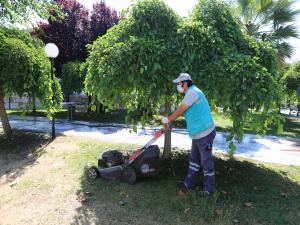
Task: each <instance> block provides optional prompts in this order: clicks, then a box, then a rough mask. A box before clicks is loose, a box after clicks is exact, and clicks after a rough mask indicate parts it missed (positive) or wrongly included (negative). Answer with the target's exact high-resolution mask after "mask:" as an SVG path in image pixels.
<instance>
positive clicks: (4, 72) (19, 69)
mask: <svg viewBox="0 0 300 225" xmlns="http://www.w3.org/2000/svg"><path fill="white" fill-rule="evenodd" d="M52 83H53V82H52V80H51V76H50V62H49V59H48V58H47V56H46V54H45V52H44V47H43V45H42V43H41V42H39V41H37V40H34V39H32V37H31V36H30V34H29V33H26V32H24V31H20V30H18V29H8V28H4V27H0V116H1V121H2V126H3V129H4V133H5V134H6V135H8V136H9V135H11V134H12V132H11V128H10V125H9V121H8V118H7V114H6V111H5V105H4V97H5V96H6V95H7V96H10V95H11V94H17V95H20V96H22V95H23V94H27V95H28V96H36V97H38V98H40V99H41V101H42V103H43V105H44V106H45V108H46V109H47V111H48V115H52V113H53V112H54V111H55V110H56V109H59V108H60V105H61V94H60V86H59V85H58V82H57V80H56V82H55V92H54V93H56V94H55V98H54V101H55V102H54V106H53V102H52V96H53V92H52Z"/></svg>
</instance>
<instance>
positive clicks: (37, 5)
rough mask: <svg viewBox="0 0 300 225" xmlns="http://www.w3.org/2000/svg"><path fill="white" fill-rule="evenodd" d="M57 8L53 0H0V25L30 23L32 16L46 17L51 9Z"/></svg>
mask: <svg viewBox="0 0 300 225" xmlns="http://www.w3.org/2000/svg"><path fill="white" fill-rule="evenodd" d="M58 9H59V7H58V6H57V4H56V3H55V1H54V0H50V1H49V0H1V2H0V25H4V24H5V25H7V24H15V23H19V24H30V23H31V20H32V19H33V18H34V17H35V18H37V17H40V18H44V19H46V18H48V17H49V16H50V14H49V12H50V11H51V10H56V11H57V10H58ZM57 12H58V11H57ZM59 14H61V13H59Z"/></svg>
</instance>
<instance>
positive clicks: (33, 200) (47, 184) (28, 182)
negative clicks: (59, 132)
mask: <svg viewBox="0 0 300 225" xmlns="http://www.w3.org/2000/svg"><path fill="white" fill-rule="evenodd" d="M27 138H28V137H27ZM78 141H79V140H78V138H76V139H75V138H69V137H68V138H67V137H58V138H57V139H56V140H55V141H54V142H52V143H49V141H48V140H45V141H44V143H39V144H41V146H39V147H38V148H37V149H34V150H32V149H30V151H27V152H25V153H24V154H23V155H22V154H14V153H8V154H4V155H3V154H1V155H0V165H1V166H0V224H1V225H2V224H5V225H6V224H71V223H74V224H75V223H76V221H73V218H74V217H75V215H76V214H77V212H76V209H77V208H79V207H81V206H82V202H81V201H82V200H81V199H79V198H78V194H77V191H78V189H79V187H78V185H79V184H78V178H79V174H74V172H73V171H72V170H71V169H70V168H68V165H67V163H66V156H65V155H66V153H67V152H69V151H77V150H78V149H79V147H78V145H77V144H76V143H78ZM12 144H13V143H12ZM0 147H1V146H0ZM60 155H61V157H60ZM49 165H50V166H49Z"/></svg>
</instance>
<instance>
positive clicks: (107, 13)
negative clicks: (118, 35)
mask: <svg viewBox="0 0 300 225" xmlns="http://www.w3.org/2000/svg"><path fill="white" fill-rule="evenodd" d="M118 21H119V16H118V13H117V11H116V10H114V9H112V8H110V7H108V6H107V5H106V3H105V2H104V1H100V2H96V3H95V4H94V5H93V10H92V12H91V19H90V42H93V41H95V40H96V39H97V38H98V37H99V36H102V35H104V34H106V32H107V30H108V29H109V28H111V27H112V26H114V25H115V24H117V23H118Z"/></svg>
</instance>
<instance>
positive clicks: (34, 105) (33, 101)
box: [31, 96, 36, 113]
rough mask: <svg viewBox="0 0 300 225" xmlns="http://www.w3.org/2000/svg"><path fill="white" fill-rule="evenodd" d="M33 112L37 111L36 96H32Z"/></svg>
mask: <svg viewBox="0 0 300 225" xmlns="http://www.w3.org/2000/svg"><path fill="white" fill-rule="evenodd" d="M31 100H32V112H33V113H36V104H35V96H32V98H31Z"/></svg>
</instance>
